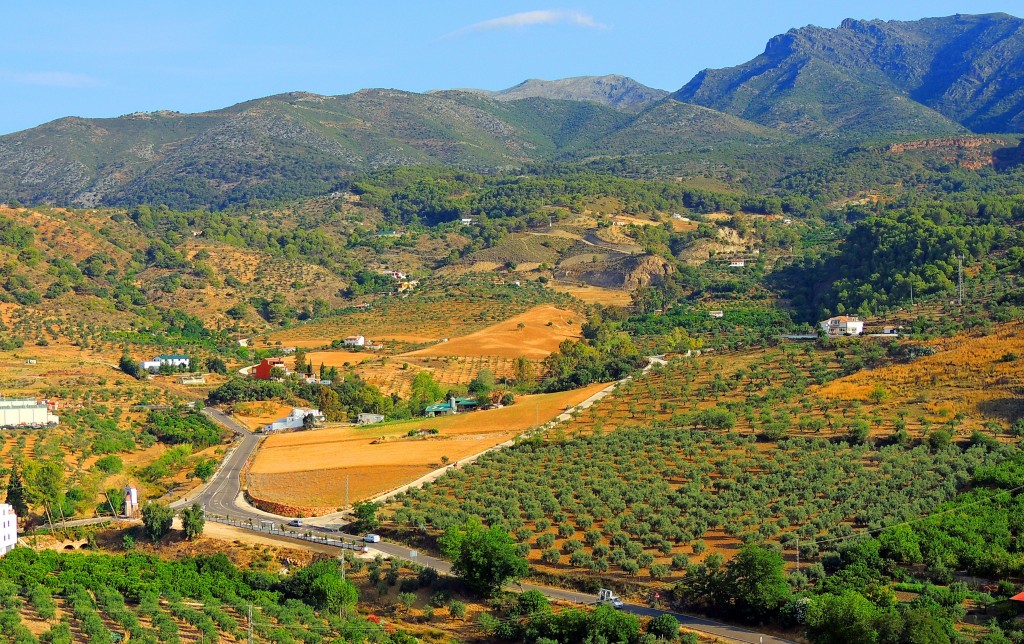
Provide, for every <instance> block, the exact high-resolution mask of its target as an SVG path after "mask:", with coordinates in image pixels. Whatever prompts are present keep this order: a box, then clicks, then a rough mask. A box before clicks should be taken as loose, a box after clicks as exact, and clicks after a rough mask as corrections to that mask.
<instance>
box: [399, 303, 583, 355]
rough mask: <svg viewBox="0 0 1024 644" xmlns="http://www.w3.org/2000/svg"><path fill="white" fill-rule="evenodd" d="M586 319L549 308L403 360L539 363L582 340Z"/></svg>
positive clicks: (516, 317)
mask: <svg viewBox="0 0 1024 644" xmlns="http://www.w3.org/2000/svg"><path fill="white" fill-rule="evenodd" d="M582 317H583V316H581V315H580V314H579V313H577V312H576V311H566V310H564V309H560V308H557V307H555V306H550V305H545V306H538V307H536V308H533V309H531V310H529V311H527V312H526V313H522V314H520V315H517V316H515V317H513V318H510V319H508V320H505V321H504V322H500V323H498V324H495V325H493V326H490V327H487V328H486V329H482V330H480V331H476V332H475V333H470V334H469V335H465V336H462V337H459V338H455V339H453V340H450V341H449V342H442V343H439V344H435V345H434V346H431V347H427V348H426V349H419V350H417V351H410V352H409V353H404V354H402V356H403V357H404V356H499V357H506V358H518V357H520V356H523V357H526V358H531V359H534V360H539V359H543V358H545V357H547V356H548V355H549V354H550V353H552V352H554V351H556V350H557V349H558V345H559V344H561V343H562V342H563V341H564V340H566V339H569V338H578V337H579V334H580V325H581V323H582Z"/></svg>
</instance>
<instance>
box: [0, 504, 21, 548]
mask: <svg viewBox="0 0 1024 644" xmlns="http://www.w3.org/2000/svg"><path fill="white" fill-rule="evenodd" d="M16 545H18V515H16V514H15V513H14V508H13V507H11V505H10V504H8V503H0V557H2V556H4V555H5V554H7V553H8V552H10V551H11V550H14V546H16Z"/></svg>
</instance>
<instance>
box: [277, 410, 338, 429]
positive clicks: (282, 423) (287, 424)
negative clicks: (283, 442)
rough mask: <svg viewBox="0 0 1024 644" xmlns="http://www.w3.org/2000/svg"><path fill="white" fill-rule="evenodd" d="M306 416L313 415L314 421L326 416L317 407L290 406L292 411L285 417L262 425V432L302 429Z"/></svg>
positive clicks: (319, 420) (322, 420)
mask: <svg viewBox="0 0 1024 644" xmlns="http://www.w3.org/2000/svg"><path fill="white" fill-rule="evenodd" d="M306 416H313V420H314V422H317V423H322V422H324V421H325V420H327V417H326V416H324V415H323V414H321V413H320V410H319V409H308V408H306V407H292V413H291V414H289V415H288V416H287V417H285V418H279V419H277V420H275V421H274V422H272V423H270V424H269V425H264V426H263V431H264V432H278V431H281V430H282V429H302V427H303V425H304V421H305V420H306Z"/></svg>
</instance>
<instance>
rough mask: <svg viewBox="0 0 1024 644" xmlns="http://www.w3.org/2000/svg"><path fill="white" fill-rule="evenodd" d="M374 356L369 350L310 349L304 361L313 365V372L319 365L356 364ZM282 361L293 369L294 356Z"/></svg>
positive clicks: (338, 365) (341, 365) (340, 365)
mask: <svg viewBox="0 0 1024 644" xmlns="http://www.w3.org/2000/svg"><path fill="white" fill-rule="evenodd" d="M375 357H376V356H375V355H374V354H373V353H371V352H369V351H345V350H339V351H310V352H308V353H307V354H306V362H308V363H310V364H312V365H313V371H314V372H315V371H316V370H317V369H319V368H320V365H324V366H325V367H338V368H341V367H344V366H345V365H346V364H348V365H357V364H359V363H361V362H366V361H367V360H373V359H374V358H375ZM284 363H285V364H286V365H287V366H288V368H289V369H295V356H287V357H285V359H284Z"/></svg>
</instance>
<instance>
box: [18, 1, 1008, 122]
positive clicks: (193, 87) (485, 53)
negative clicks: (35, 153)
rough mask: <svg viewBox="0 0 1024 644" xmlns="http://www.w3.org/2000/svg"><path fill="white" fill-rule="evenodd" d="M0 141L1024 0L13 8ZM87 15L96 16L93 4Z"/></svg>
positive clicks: (658, 73)
mask: <svg viewBox="0 0 1024 644" xmlns="http://www.w3.org/2000/svg"><path fill="white" fill-rule="evenodd" d="M4 5H5V6H4V9H3V17H4V35H3V38H2V39H0V92H2V94H3V97H4V100H3V101H2V107H0V134H2V133H8V132H13V131H16V130H20V129H24V128H28V127H33V126H35V125H38V124H40V123H44V122H46V121H49V120H52V119H55V118H59V117H61V116H86V117H111V116H118V115H121V114H126V113H129V112H135V111H150V110H158V109H170V110H178V111H182V112H197V111H203V110H209V109H216V108H219V107H225V106H228V105H231V104H234V103H238V102H240V101H244V100H248V99H251V98H258V97H261V96H267V95H269V94H276V93H280V92H287V91H293V90H303V91H310V92H316V93H320V94H344V93H348V92H353V91H356V90H358V89H360V88H363V87H392V88H397V89H404V90H410V91H425V90H428V89H438V88H451V87H481V88H485V89H501V88H504V87H508V86H510V85H514V84H516V83H518V82H520V81H522V80H524V79H526V78H547V79H553V78H563V77H566V76H580V75H599V74H610V73H618V74H625V75H627V76H632V77H633V78H635V79H637V80H639V81H640V82H642V83H645V84H647V85H651V86H654V87H660V88H663V89H667V90H675V89H678V88H679V87H681V86H682V85H683V84H685V83H686V81H688V80H689V79H690V78H691V77H692V76H693V75H694V74H695V73H696V72H698V71H700V70H701V69H703V68H705V67H726V66H730V65H736V64H739V63H742V62H744V61H746V60H749V59H750V58H752V57H753V56H755V55H757V54H758V53H760V52H761V51H762V50H763V48H764V45H765V42H766V41H767V40H768V39H769V38H770V37H771V36H773V35H775V34H777V33H782V32H784V31H786V30H787V29H789V28H791V27H799V26H803V25H807V24H816V25H820V26H824V27H835V26H838V24H839V23H840V22H841V21H842V19H843V18H845V17H855V18H865V19H870V18H882V19H900V20H909V19H916V18H922V17H928V16H944V15H951V14H954V13H958V12H960V13H988V12H994V11H1005V12H1007V13H1012V14H1014V15H1018V16H1021V15H1024V7H1022V6H1021V4H1020V0H961V1H960V2H948V1H946V0H928V1H919V0H886V1H877V0H859V1H858V2H849V3H846V2H835V1H833V0H775V1H773V2H764V1H763V0H759V1H756V2H755V1H753V0H745V1H741V0H714V1H711V2H708V1H707V0H700V1H691V0H674V1H673V0H650V1H646V0H633V1H631V2H623V1H621V0H619V1H613V0H577V1H576V2H572V0H569V3H566V4H563V3H560V2H559V1H558V0H552V1H551V2H547V1H546V0H537V1H536V2H530V3H524V2H511V1H502V0H491V1H488V0H484V1H481V0H451V1H444V0H439V1H437V2H434V3H426V2H412V1H410V2H387V1H386V0H385V1H381V2H372V3H368V2H350V1H346V0H335V1H333V2H332V1H317V0H309V1H306V2H292V3H284V2H262V1H260V0H250V1H248V2H241V1H236V2H232V1H223V2H218V1H216V0H214V1H211V0H205V1H203V2H197V1H193V0H177V1H176V2H161V1H154V2H139V1H138V0H135V1H133V2H120V1H118V0H110V1H106V2H103V3H89V2H80V1H77V2H71V1H66V2H47V1H46V0H34V1H25V0H7V1H6V2H5V3H4ZM85 5H93V6H91V7H89V6H85Z"/></svg>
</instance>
